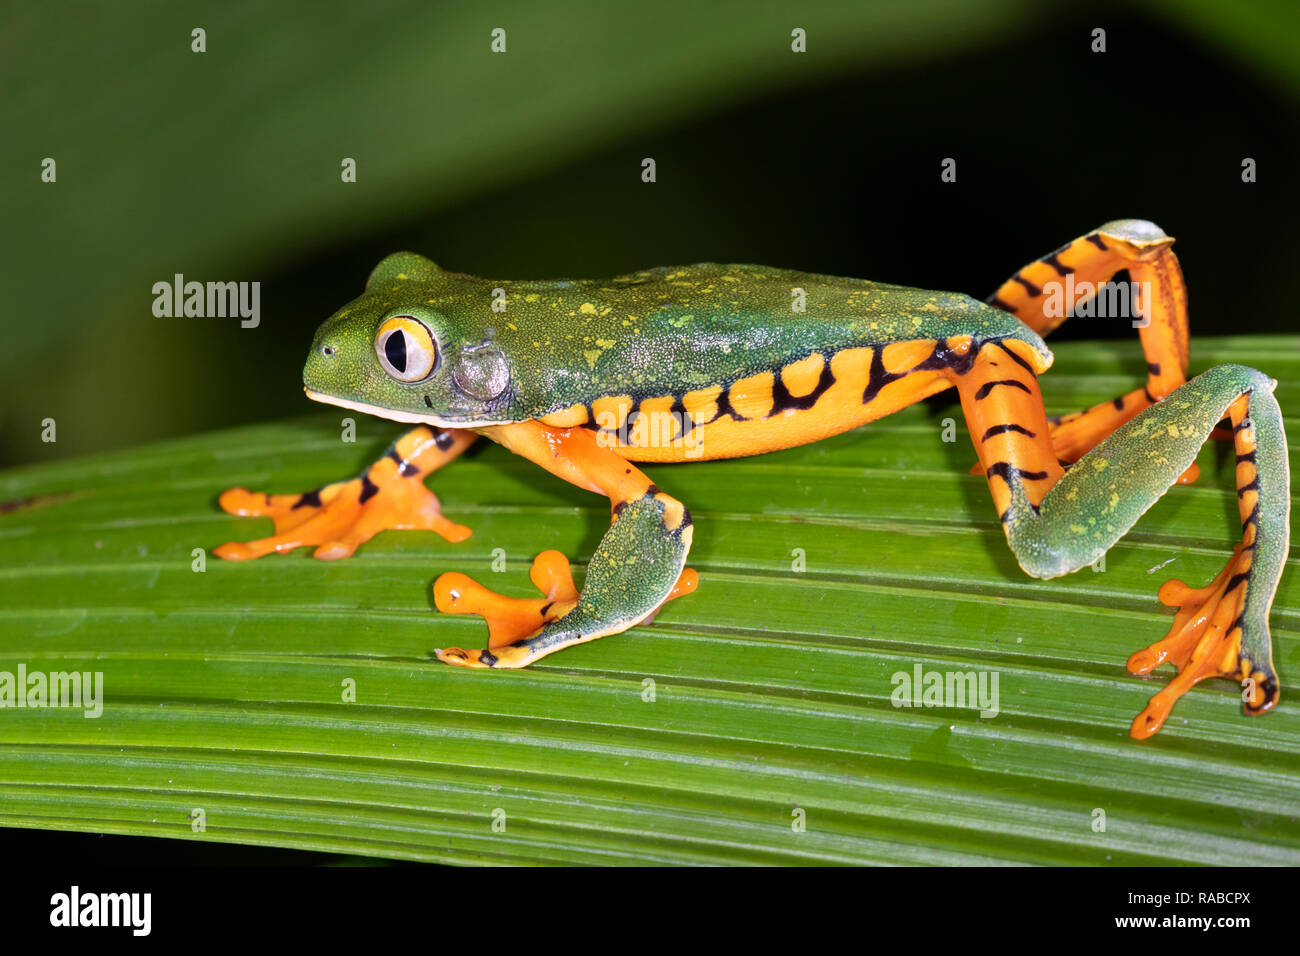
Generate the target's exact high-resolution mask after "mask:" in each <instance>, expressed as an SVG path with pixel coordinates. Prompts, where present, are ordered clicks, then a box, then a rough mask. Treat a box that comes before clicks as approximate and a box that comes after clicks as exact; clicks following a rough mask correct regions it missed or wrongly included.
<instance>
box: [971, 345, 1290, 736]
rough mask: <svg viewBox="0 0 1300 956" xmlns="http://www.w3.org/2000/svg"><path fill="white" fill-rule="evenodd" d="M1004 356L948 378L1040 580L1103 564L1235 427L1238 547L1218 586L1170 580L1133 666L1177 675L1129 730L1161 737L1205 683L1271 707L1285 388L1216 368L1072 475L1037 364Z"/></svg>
mask: <svg viewBox="0 0 1300 956" xmlns="http://www.w3.org/2000/svg"><path fill="white" fill-rule="evenodd" d="M1004 345H1010V346H1012V347H1017V346H1019V343H1016V342H1006V343H1004ZM998 358H999V355H998V352H997V351H996V350H994V349H992V348H990V347H989V346H985V347H984V349H982V350H981V354H980V355H979V356H978V357H977V359H976V361H975V363H974V364H973V367H972V368H971V369H970V370H969V371H968V372H966V373H962V374H958V373H955V372H954V373H952V377H953V378H954V381H955V384H956V385H957V388H958V392H959V394H960V395H961V402H962V409H963V411H964V413H965V416H966V421H967V424H968V425H969V426H970V431H971V435H972V437H973V439H974V443H975V449H976V451H977V452H978V454H979V457H980V462H981V465H982V467H983V468H984V471H985V474H986V475H987V476H988V482H989V490H990V492H991V493H992V495H993V500H994V502H995V504H996V506H997V509H998V513H999V515H1000V516H1001V519H1002V525H1003V529H1004V530H1005V532H1006V536H1007V542H1008V544H1009V545H1010V546H1011V550H1012V551H1013V552H1014V553H1015V555H1016V558H1017V560H1018V561H1019V562H1020V566H1021V567H1022V568H1023V569H1024V570H1025V571H1026V572H1027V573H1028V574H1030V575H1032V576H1034V577H1037V578H1054V577H1059V576H1060V575H1063V574H1067V573H1069V572H1071V571H1076V570H1078V569H1079V568H1081V567H1084V566H1085V565H1089V564H1092V563H1093V562H1094V561H1096V560H1097V559H1098V558H1099V557H1101V555H1103V554H1104V553H1105V552H1106V551H1108V550H1109V549H1110V547H1111V545H1113V544H1114V543H1115V542H1116V541H1117V540H1119V538H1121V537H1122V536H1123V535H1124V534H1126V533H1127V532H1128V530H1129V528H1131V527H1132V526H1133V525H1134V524H1135V523H1136V522H1137V520H1138V519H1139V518H1140V517H1141V516H1142V514H1143V513H1144V512H1145V511H1146V510H1147V509H1148V508H1150V507H1151V505H1152V504H1154V503H1155V501H1156V500H1157V499H1158V498H1159V497H1160V496H1161V495H1163V494H1164V492H1165V491H1166V489H1168V488H1169V487H1170V486H1171V485H1172V484H1174V482H1175V481H1176V480H1177V478H1178V476H1179V475H1181V474H1183V473H1184V472H1185V471H1186V470H1187V468H1188V467H1189V466H1190V465H1191V464H1192V462H1193V460H1194V459H1195V458H1196V454H1197V452H1198V451H1199V450H1200V447H1201V445H1202V444H1203V443H1204V442H1205V441H1206V439H1208V438H1209V437H1210V435H1211V433H1212V432H1213V431H1214V430H1215V427H1216V425H1217V424H1218V423H1219V422H1220V421H1221V420H1222V419H1223V418H1224V416H1225V414H1226V415H1228V416H1229V417H1230V419H1231V421H1232V422H1233V424H1234V428H1235V441H1236V450H1237V495H1238V503H1239V507H1240V511H1241V518H1242V540H1241V543H1240V544H1239V545H1238V547H1237V549H1236V550H1235V551H1234V552H1233V555H1232V557H1231V559H1230V560H1229V561H1228V564H1227V566H1226V567H1225V569H1224V571H1223V573H1222V574H1221V575H1220V576H1219V577H1218V578H1217V579H1216V580H1215V582H1213V583H1212V584H1211V585H1210V586H1209V587H1207V588H1202V589H1199V590H1193V589H1191V588H1188V587H1187V586H1186V585H1183V584H1182V583H1181V582H1171V583H1169V584H1167V585H1166V586H1165V587H1164V588H1162V589H1161V592H1160V596H1161V599H1162V600H1164V601H1166V603H1171V604H1175V605H1176V606H1178V607H1179V608H1180V611H1179V613H1178V615H1177V616H1176V617H1175V619H1174V625H1173V627H1172V628H1171V630H1170V632H1169V634H1168V636H1166V638H1165V639H1164V640H1162V641H1160V642H1158V643H1156V644H1154V645H1152V646H1151V647H1150V648H1148V649H1147V650H1146V651H1143V652H1141V653H1139V654H1136V655H1134V656H1133V658H1132V659H1131V660H1130V661H1129V669H1130V670H1131V671H1133V672H1134V673H1147V672H1149V671H1150V670H1151V669H1153V668H1154V667H1156V666H1158V665H1159V664H1161V663H1162V662H1164V661H1169V662H1172V663H1173V664H1174V665H1175V666H1176V667H1177V668H1178V669H1179V674H1178V676H1177V677H1176V678H1175V679H1174V680H1173V681H1172V682H1171V683H1170V684H1169V685H1168V686H1167V687H1166V688H1165V689H1164V690H1163V691H1161V692H1160V693H1159V694H1157V695H1156V696H1155V697H1153V698H1152V699H1151V703H1150V704H1149V705H1148V707H1147V708H1146V709H1145V710H1144V711H1143V712H1142V714H1141V715H1139V717H1138V718H1137V719H1136V720H1134V722H1133V726H1132V728H1131V731H1130V732H1131V733H1132V735H1133V736H1134V737H1138V738H1143V737H1149V736H1150V735H1151V734H1154V733H1155V732H1156V731H1157V730H1159V729H1160V726H1161V724H1162V723H1163V722H1164V720H1165V718H1166V717H1167V716H1168V714H1169V710H1170V708H1171V707H1172V705H1173V703H1174V701H1175V700H1177V698H1178V697H1179V696H1181V695H1182V694H1183V693H1185V692H1186V691H1187V690H1188V689H1189V688H1190V687H1191V686H1192V685H1194V684H1195V683H1196V682H1198V681H1200V680H1203V679H1204V678H1206V677H1216V676H1218V677H1230V678H1233V679H1237V680H1242V681H1245V682H1247V688H1248V692H1249V693H1248V695H1247V700H1246V710H1247V712H1248V713H1252V714H1255V713H1262V712H1263V711H1265V710H1268V709H1269V708H1270V707H1272V706H1273V704H1274V703H1275V702H1276V700H1277V696H1278V683H1277V676H1276V674H1275V673H1274V671H1273V666H1272V652H1271V649H1270V648H1271V645H1270V638H1269V631H1268V614H1269V609H1270V607H1271V606H1272V602H1273V595H1274V592H1275V591H1276V589H1277V582H1278V579H1279V577H1280V576H1281V573H1282V565H1283V562H1284V561H1285V558H1286V555H1287V548H1288V512H1289V508H1290V488H1289V482H1290V478H1289V473H1288V463H1287V450H1286V435H1285V433H1284V432H1283V430H1282V417H1281V412H1280V411H1279V409H1278V406H1277V401H1276V400H1275V399H1274V397H1273V388H1274V386H1275V385H1276V383H1275V382H1273V380H1272V379H1270V378H1268V377H1267V376H1266V375H1264V374H1262V373H1261V372H1257V371H1255V370H1254V369H1250V368H1246V367H1244V366H1240V365H1219V366H1216V367H1215V368H1212V369H1210V370H1209V371H1207V372H1205V373H1203V374H1201V375H1199V376H1197V377H1196V378H1195V379H1193V380H1192V381H1190V382H1188V383H1186V384H1185V385H1182V386H1180V387H1179V388H1177V389H1175V390H1174V391H1173V392H1172V393H1171V394H1170V395H1168V396H1167V397H1166V398H1165V400H1164V401H1162V402H1159V403H1157V404H1155V405H1152V406H1150V407H1149V408H1146V409H1145V410H1143V411H1142V412H1140V413H1138V414H1137V415H1135V416H1134V417H1133V418H1132V419H1130V420H1129V421H1127V422H1125V423H1124V424H1123V425H1121V426H1120V427H1119V428H1117V429H1116V430H1115V431H1114V432H1113V433H1112V434H1111V435H1109V436H1108V437H1106V438H1105V439H1103V440H1102V441H1101V442H1100V443H1099V444H1098V445H1097V446H1096V447H1095V448H1093V449H1092V450H1091V451H1090V452H1088V453H1087V454H1086V455H1085V456H1084V457H1083V458H1082V459H1081V460H1080V461H1079V462H1078V464H1076V465H1075V466H1074V467H1073V468H1071V469H1070V470H1069V471H1068V472H1065V471H1063V470H1062V468H1061V466H1060V465H1059V464H1058V463H1057V461H1056V458H1055V454H1054V452H1053V450H1052V447H1051V442H1050V439H1049V438H1047V437H1046V434H1047V433H1046V426H1047V416H1046V414H1045V413H1044V411H1043V408H1042V399H1041V397H1040V395H1039V392H1038V383H1037V380H1036V379H1035V377H1034V375H1033V374H1032V372H1029V371H1027V369H1028V368H1029V365H1028V363H1027V362H1026V363H1024V364H1023V367H1020V368H1012V369H1008V368H1007V367H1006V363H1005V362H1002V363H1001V365H1000V366H998V365H997V364H995V363H996V361H997V360H998Z"/></svg>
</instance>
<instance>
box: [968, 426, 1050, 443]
mask: <svg viewBox="0 0 1300 956" xmlns="http://www.w3.org/2000/svg"><path fill="white" fill-rule="evenodd" d="M1007 432H1019V433H1020V434H1022V435H1028V436H1029V437H1030V438H1036V437H1037V436H1036V435H1035V434H1034V433H1033V432H1031V431H1030V430H1029V429H1027V428H1022V427H1020V426H1019V425H1016V424H1014V423H1008V424H1005V425H994V426H993V427H992V428H990V429H989V430H988V431H986V432H985V433H984V437H983V438H981V439H980V441H982V442H985V441H988V440H989V439H990V438H992V437H993V436H994V435H1003V434H1006V433H1007Z"/></svg>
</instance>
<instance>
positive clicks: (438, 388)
mask: <svg viewBox="0 0 1300 956" xmlns="http://www.w3.org/2000/svg"><path fill="white" fill-rule="evenodd" d="M481 295H482V294H481V292H479V291H477V286H467V285H466V280H465V278H464V277H460V276H455V275H453V274H450V273H447V272H444V271H443V270H442V269H440V268H438V266H437V265H435V264H434V263H433V262H431V261H430V260H428V259H426V258H424V257H423V256H420V255H416V254H415V253H413V252H397V253H394V254H393V255H391V256H388V257H387V258H386V259H384V260H383V261H382V262H381V263H379V265H378V266H376V267H375V270H374V272H372V273H371V274H370V278H369V279H368V280H367V281H366V291H365V292H364V293H363V294H362V295H361V296H360V297H359V298H357V299H354V300H353V301H352V302H350V303H348V304H347V305H346V306H344V307H343V308H342V309H340V310H339V311H338V312H336V313H335V314H334V315H332V316H330V317H329V318H328V319H326V320H325V322H324V323H322V324H321V327H320V328H319V329H317V330H316V336H315V338H314V339H313V340H312V343H311V351H310V352H309V353H308V355H307V365H306V367H304V368H303V372H302V379H303V386H304V387H305V389H306V392H307V395H308V397H309V398H312V399H315V400H316V401H318V402H326V403H328V404H331V405H341V406H342V407H344V408H352V409H355V410H357V411H361V412H366V413H367V414H371V415H378V416H380V417H382V418H390V419H393V420H394V421H401V422H430V423H432V424H435V425H443V426H450V427H457V426H459V427H466V426H473V425H483V424H494V423H499V422H503V421H508V420H509V416H508V414H507V412H506V409H507V408H508V406H509V405H510V400H511V388H510V385H511V381H510V378H511V376H510V365H509V363H508V362H507V361H506V357H505V353H504V352H503V350H502V349H501V348H500V347H499V346H498V345H497V344H496V343H495V341H494V336H495V332H494V330H493V329H492V328H491V327H490V326H488V325H485V324H484V323H483V322H482V320H481V318H479V319H477V320H475V318H474V316H479V317H481V316H482V315H483V314H484V312H485V311H486V310H488V309H489V306H488V305H487V304H486V303H483V302H482V300H481ZM458 303H459V307H458ZM487 314H489V315H490V314H491V313H490V311H487ZM458 316H459V317H458Z"/></svg>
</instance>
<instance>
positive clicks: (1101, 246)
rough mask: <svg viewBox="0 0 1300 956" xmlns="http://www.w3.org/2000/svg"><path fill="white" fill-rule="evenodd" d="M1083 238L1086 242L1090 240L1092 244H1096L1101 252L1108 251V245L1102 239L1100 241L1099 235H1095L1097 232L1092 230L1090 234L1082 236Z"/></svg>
mask: <svg viewBox="0 0 1300 956" xmlns="http://www.w3.org/2000/svg"><path fill="white" fill-rule="evenodd" d="M1083 238H1084V239H1086V240H1087V241H1088V242H1091V243H1092V244H1093V245H1094V246H1096V247H1097V248H1098V249H1100V250H1101V251H1102V252H1110V246H1108V245H1106V243H1104V242H1102V241H1101V236H1099V235H1097V233H1095V232H1094V233H1093V234H1092V235H1091V236H1084V237H1083Z"/></svg>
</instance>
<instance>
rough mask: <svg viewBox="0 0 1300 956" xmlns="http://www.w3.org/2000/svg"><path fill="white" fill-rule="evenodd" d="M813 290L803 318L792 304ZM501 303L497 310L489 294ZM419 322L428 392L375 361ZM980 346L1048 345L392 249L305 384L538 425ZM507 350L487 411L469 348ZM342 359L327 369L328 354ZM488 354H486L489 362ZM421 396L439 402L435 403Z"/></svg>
mask: <svg viewBox="0 0 1300 956" xmlns="http://www.w3.org/2000/svg"><path fill="white" fill-rule="evenodd" d="M796 288H799V289H803V290H804V292H805V293H806V296H807V298H806V303H805V309H806V310H805V311H804V312H796V311H794V310H793V309H792V308H791V305H792V301H793V298H792V297H793V290H794V289H796ZM494 289H502V290H504V293H505V308H504V310H503V311H499V312H498V311H493V309H492V303H493V290H494ZM396 314H405V315H412V316H415V317H416V318H418V319H420V320H421V321H422V322H424V323H425V325H427V326H428V327H429V328H430V329H431V330H432V331H433V333H434V335H435V336H436V337H437V339H438V345H439V351H440V354H441V362H440V364H439V366H438V368H437V369H436V370H435V371H434V373H433V374H432V375H431V376H430V377H429V378H428V379H426V380H425V381H422V382H416V383H412V384H403V383H401V382H397V381H395V380H393V379H392V378H391V377H390V376H389V375H387V374H386V373H385V372H384V371H383V369H382V368H381V367H380V365H379V363H378V360H377V359H376V357H375V351H374V348H373V344H372V343H373V340H374V336H375V332H376V331H377V329H378V328H379V326H380V324H381V323H382V322H383V321H384V320H385V319H386V318H388V317H389V316H391V315H396ZM954 335H971V336H974V337H975V338H976V339H985V338H994V337H1002V338H1014V339H1020V340H1021V341H1024V342H1027V343H1029V344H1030V345H1031V346H1032V347H1033V348H1034V349H1035V350H1036V351H1037V353H1038V354H1039V355H1040V356H1041V357H1042V366H1041V368H1040V369H1038V371H1042V370H1043V369H1045V368H1047V367H1048V366H1049V365H1050V364H1051V358H1052V357H1051V352H1049V351H1048V349H1047V346H1046V345H1045V344H1044V343H1043V340H1042V339H1041V338H1040V337H1039V336H1038V335H1037V334H1036V333H1034V332H1033V331H1032V330H1031V329H1029V328H1027V327H1026V326H1025V325H1023V324H1022V323H1021V322H1019V321H1018V320H1017V319H1016V318H1015V317H1014V316H1011V315H1008V314H1007V313H1005V312H1003V311H1001V310H999V309H995V308H992V307H991V306H988V305H985V304H984V303H982V302H977V301H976V300H974V299H972V298H970V297H969V296H965V295H961V294H958V293H949V292H930V291H925V290H920V289H909V288H905V287H903V286H895V285H886V284H883V283H878V282H868V281H865V280H862V279H845V278H838V277H835V276H825V275H816V274H813V273H807V272H793V271H788V270H782V269H771V268H762V267H758V266H747V265H717V264H712V263H701V264H698V265H693V266H680V267H671V266H669V267H662V268H657V269H648V270H645V271H643V272H636V273H632V274H631V275H627V276H619V277H617V278H613V279H603V280H602V279H582V280H573V281H566V280H558V281H544V282H543V281H537V282H512V281H508V280H490V279H478V278H475V277H473V276H467V275H461V274H457V273H451V272H445V271H443V270H441V269H439V268H438V267H437V266H436V265H435V264H434V263H432V262H431V261H429V260H428V259H425V258H424V257H422V256H419V255H416V254H414V253H408V252H403V253H396V254H394V255H391V256H389V257H387V258H386V259H384V261H383V262H381V263H380V264H379V266H378V267H376V269H375V271H374V272H373V273H372V274H371V277H370V280H369V281H368V282H367V285H366V291H365V293H364V294H363V295H361V296H360V297H359V298H357V299H355V300H354V301H352V302H351V303H349V304H348V305H346V306H344V307H343V308H342V309H340V310H339V311H338V312H337V313H335V315H333V316H331V317H330V318H329V319H328V320H326V322H325V323H324V324H323V325H322V326H321V327H320V329H319V330H318V331H317V333H316V337H315V340H314V341H313V343H312V349H311V353H310V354H309V356H308V360H307V365H306V368H305V369H304V372H303V380H304V384H305V385H306V386H307V387H308V388H309V389H311V390H312V391H314V392H319V393H322V394H324V395H331V396H339V397H342V398H346V399H349V400H352V401H355V402H360V403H363V404H365V405H371V406H375V407H377V408H382V409H387V410H395V411H401V412H406V413H408V414H409V415H418V416H424V417H426V418H427V419H428V420H431V421H434V422H435V423H436V424H440V425H450V426H456V425H460V426H466V425H480V424H498V423H505V422H518V421H524V420H528V419H534V418H539V417H541V416H543V415H546V414H548V413H550V412H555V411H558V410H561V409H564V408H567V407H569V406H571V405H574V404H587V403H590V402H592V401H594V400H596V399H598V398H601V397H604V396H611V395H628V394H631V395H634V396H638V397H646V396H654V395H668V394H673V393H681V392H684V391H689V390H692V389H697V388H704V387H707V386H709V385H713V384H718V383H728V382H732V381H735V380H737V379H740V378H744V377H746V376H748V375H753V374H755V373H757V372H760V371H764V370H774V369H780V368H782V367H783V366H785V365H787V364H789V363H790V362H793V361H797V360H798V359H801V358H804V357H805V356H807V355H809V354H811V353H813V352H823V353H832V352H835V351H838V350H840V349H844V348H850V347H854V346H864V345H882V344H888V343H891V342H900V341H908V340H914V339H936V338H943V337H946V336H954ZM484 343H490V345H489V349H490V347H491V346H495V347H496V348H497V349H498V350H499V353H498V354H499V355H500V356H501V361H503V362H504V363H505V365H506V367H507V369H508V373H509V385H508V387H507V388H506V389H505V390H504V392H503V393H502V394H501V395H500V396H498V397H496V398H494V399H491V400H486V401H485V400H482V399H479V398H476V397H474V396H472V395H469V394H466V392H465V391H463V390H462V389H460V388H458V387H457V384H456V383H455V381H454V376H453V371H454V370H455V368H456V365H457V363H458V362H461V361H462V360H463V359H464V352H463V351H462V350H464V349H465V348H467V347H469V348H474V347H481V346H483V345H484ZM326 346H332V347H333V348H334V349H335V352H334V354H333V355H332V356H330V357H328V358H327V357H326V356H325V355H324V354H323V351H322V350H323V349H324V348H325V347H326ZM480 354H481V351H480ZM426 396H427V398H428V401H426Z"/></svg>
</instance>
